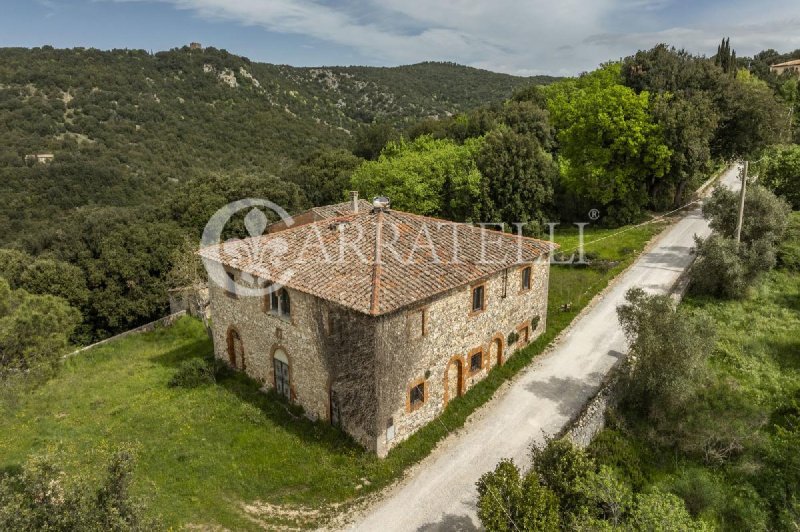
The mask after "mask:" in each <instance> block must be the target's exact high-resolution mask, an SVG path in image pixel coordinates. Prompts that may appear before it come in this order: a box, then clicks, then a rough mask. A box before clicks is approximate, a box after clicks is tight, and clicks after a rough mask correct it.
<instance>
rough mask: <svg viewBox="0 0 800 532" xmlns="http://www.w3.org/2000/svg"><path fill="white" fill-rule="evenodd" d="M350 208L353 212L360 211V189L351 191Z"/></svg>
mask: <svg viewBox="0 0 800 532" xmlns="http://www.w3.org/2000/svg"><path fill="white" fill-rule="evenodd" d="M350 208H351V210H352V211H353V212H358V190H351V191H350Z"/></svg>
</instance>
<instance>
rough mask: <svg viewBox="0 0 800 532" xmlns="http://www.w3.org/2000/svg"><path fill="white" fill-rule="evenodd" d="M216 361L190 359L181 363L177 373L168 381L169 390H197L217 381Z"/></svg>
mask: <svg viewBox="0 0 800 532" xmlns="http://www.w3.org/2000/svg"><path fill="white" fill-rule="evenodd" d="M217 373H218V369H217V362H216V359H205V358H190V359H188V360H184V361H183V362H181V364H180V366H178V369H177V371H175V374H174V375H173V376H172V378H171V379H170V380H169V383H168V386H170V387H171V388H176V387H180V388H197V387H198V386H203V385H205V384H213V383H214V382H216V380H217Z"/></svg>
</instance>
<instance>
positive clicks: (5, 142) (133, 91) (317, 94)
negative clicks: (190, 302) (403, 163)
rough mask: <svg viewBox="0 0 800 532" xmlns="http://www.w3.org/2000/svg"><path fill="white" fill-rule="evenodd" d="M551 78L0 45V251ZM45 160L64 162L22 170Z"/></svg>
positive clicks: (444, 67) (214, 53)
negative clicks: (89, 210) (80, 219)
mask: <svg viewBox="0 0 800 532" xmlns="http://www.w3.org/2000/svg"><path fill="white" fill-rule="evenodd" d="M549 79H550V78H546V77H545V78H539V79H531V78H522V77H515V76H510V75H506V74H497V73H493V72H489V71H485V70H479V69H475V68H469V67H465V66H460V65H456V64H452V63H420V64H417V65H409V66H401V67H395V68H373V67H322V68H296V67H291V66H285V65H272V64H265V63H256V62H252V61H250V60H248V59H247V58H244V57H240V56H236V55H233V54H230V53H228V52H226V51H224V50H218V49H214V48H206V49H204V50H190V49H189V48H187V47H184V48H182V49H174V50H170V51H168V52H159V53H156V54H154V55H153V54H150V53H148V52H146V51H143V50H114V51H100V50H96V49H80V48H76V49H70V50H58V49H53V48H51V47H43V48H35V49H23V48H5V49H0V118H1V119H0V195H2V197H3V198H4V201H3V206H2V207H0V229H2V231H0V234H1V235H2V236H0V243H8V242H10V241H11V240H13V235H14V234H17V235H19V234H20V232H21V231H22V232H25V231H26V230H27V229H29V228H30V227H31V224H34V225H36V224H38V223H41V222H44V221H45V220H48V221H50V222H52V218H53V217H54V216H55V217H57V216H58V215H59V212H60V211H63V210H65V209H71V208H75V207H78V206H81V205H87V204H100V205H136V204H140V203H142V202H145V201H147V199H148V198H152V197H153V195H154V194H158V193H159V191H160V190H161V189H162V188H163V187H164V186H168V183H169V182H170V181H173V180H184V179H185V178H187V177H191V176H192V175H195V174H196V173H197V171H198V170H201V171H204V172H205V171H215V170H220V171H223V170H224V171H231V170H232V169H251V170H256V171H258V172H266V173H269V174H274V175H279V176H282V175H283V174H285V173H286V171H287V170H288V169H290V168H291V167H293V166H294V164H295V162H296V161H297V160H300V159H302V158H303V157H305V156H307V155H308V154H309V153H311V152H313V151H314V149H316V148H320V147H344V146H347V145H348V144H349V142H350V139H351V137H352V135H351V132H353V131H354V130H356V129H357V128H358V127H359V126H361V125H362V124H365V123H371V122H386V123H388V124H390V125H391V126H393V127H396V128H403V127H404V126H405V125H406V124H409V123H413V122H416V121H418V120H419V119H421V118H426V117H440V116H448V115H450V114H454V113H457V112H459V111H463V110H467V109H469V108H472V107H476V106H478V105H483V104H486V103H489V102H493V101H496V102H499V101H502V100H504V99H506V98H508V97H509V96H510V95H511V94H512V92H513V91H514V89H515V88H518V87H520V86H524V85H527V84H530V83H532V82H534V81H548V80H549ZM43 152H44V153H54V154H55V158H56V161H57V162H59V164H56V165H52V166H49V167H45V166H44V165H39V166H38V167H35V168H31V165H26V164H25V155H26V154H34V153H43ZM23 213H24V214H23Z"/></svg>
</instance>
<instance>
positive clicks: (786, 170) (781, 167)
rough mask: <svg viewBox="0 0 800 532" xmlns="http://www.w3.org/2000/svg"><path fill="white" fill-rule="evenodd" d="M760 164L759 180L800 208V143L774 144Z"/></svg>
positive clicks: (793, 205) (796, 208) (793, 206)
mask: <svg viewBox="0 0 800 532" xmlns="http://www.w3.org/2000/svg"><path fill="white" fill-rule="evenodd" d="M763 159H764V160H763V162H761V164H760V165H759V169H758V175H759V182H760V183H761V184H762V185H764V186H765V187H766V188H768V189H770V190H771V191H772V192H774V193H775V194H776V195H778V196H780V197H782V198H784V199H785V200H786V201H788V202H789V204H791V206H792V208H793V209H795V210H798V209H800V145H797V144H792V145H785V146H773V147H771V148H770V149H768V150H767V151H766V153H765V154H764V156H763Z"/></svg>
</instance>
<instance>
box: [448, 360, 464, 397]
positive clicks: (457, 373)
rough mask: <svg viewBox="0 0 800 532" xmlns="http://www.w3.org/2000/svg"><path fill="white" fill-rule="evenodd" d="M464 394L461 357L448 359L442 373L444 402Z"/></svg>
mask: <svg viewBox="0 0 800 532" xmlns="http://www.w3.org/2000/svg"><path fill="white" fill-rule="evenodd" d="M463 393H464V363H463V362H462V361H461V357H458V356H455V357H453V358H451V359H450V362H448V364H447V369H446V370H445V372H444V402H445V403H447V401H449V400H450V399H453V398H455V397H459V396H461V395H462V394H463Z"/></svg>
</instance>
